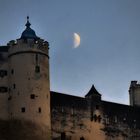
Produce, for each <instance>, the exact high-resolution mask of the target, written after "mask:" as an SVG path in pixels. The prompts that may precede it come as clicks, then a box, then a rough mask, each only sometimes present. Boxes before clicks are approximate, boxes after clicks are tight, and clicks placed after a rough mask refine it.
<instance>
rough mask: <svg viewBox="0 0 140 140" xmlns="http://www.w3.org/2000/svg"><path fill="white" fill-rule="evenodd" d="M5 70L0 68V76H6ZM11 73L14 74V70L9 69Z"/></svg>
mask: <svg viewBox="0 0 140 140" xmlns="http://www.w3.org/2000/svg"><path fill="white" fill-rule="evenodd" d="M7 73H8V72H7V70H0V77H1V78H3V77H4V76H7ZM11 74H14V70H13V69H12V70H11Z"/></svg>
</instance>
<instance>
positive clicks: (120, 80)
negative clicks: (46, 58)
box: [0, 0, 140, 104]
mask: <svg viewBox="0 0 140 140" xmlns="http://www.w3.org/2000/svg"><path fill="white" fill-rule="evenodd" d="M27 15H29V16H30V22H31V24H32V26H31V27H32V28H33V29H34V30H35V31H36V34H37V35H38V36H39V37H41V38H43V39H45V40H47V41H48V42H49V43H50V79H51V90H53V91H58V92H63V93H67V94H73V95H76V96H84V95H85V94H86V93H87V92H88V90H89V89H90V88H91V86H92V84H94V85H95V87H96V88H97V90H98V91H99V92H100V93H101V94H102V98H103V99H104V100H108V101H113V102H119V103H125V104H129V98H128V95H129V94H128V89H129V85H130V81H131V80H139V79H140V63H139V60H140V53H139V52H140V1H139V0H12V1H9V0H0V19H1V20H0V45H5V44H7V43H8V42H9V41H10V40H13V39H17V38H20V36H21V33H22V31H23V30H24V28H25V26H24V25H25V22H26V16H27ZM74 32H76V33H78V34H79V35H80V36H81V44H80V46H79V47H78V48H76V49H74V48H73V33H74Z"/></svg>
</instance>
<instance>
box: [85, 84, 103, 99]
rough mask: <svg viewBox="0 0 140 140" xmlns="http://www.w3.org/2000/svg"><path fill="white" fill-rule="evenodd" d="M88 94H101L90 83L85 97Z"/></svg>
mask: <svg viewBox="0 0 140 140" xmlns="http://www.w3.org/2000/svg"><path fill="white" fill-rule="evenodd" d="M90 95H98V96H101V94H100V93H99V92H98V91H97V90H96V88H95V86H94V85H92V87H91V89H90V90H89V92H88V93H87V94H86V95H85V97H87V96H90Z"/></svg>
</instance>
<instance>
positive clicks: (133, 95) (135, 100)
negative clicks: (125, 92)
mask: <svg viewBox="0 0 140 140" xmlns="http://www.w3.org/2000/svg"><path fill="white" fill-rule="evenodd" d="M129 98H130V105H131V106H140V84H139V83H138V82H137V81H131V84H130V88H129Z"/></svg>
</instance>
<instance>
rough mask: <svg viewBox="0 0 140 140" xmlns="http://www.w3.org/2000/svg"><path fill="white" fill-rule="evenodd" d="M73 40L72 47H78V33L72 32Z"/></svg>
mask: <svg viewBox="0 0 140 140" xmlns="http://www.w3.org/2000/svg"><path fill="white" fill-rule="evenodd" d="M73 37H74V40H73V44H74V48H78V47H79V45H80V40H81V39H80V35H78V34H77V33H74V34H73Z"/></svg>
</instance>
